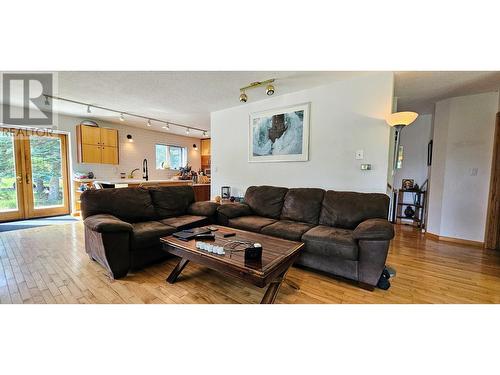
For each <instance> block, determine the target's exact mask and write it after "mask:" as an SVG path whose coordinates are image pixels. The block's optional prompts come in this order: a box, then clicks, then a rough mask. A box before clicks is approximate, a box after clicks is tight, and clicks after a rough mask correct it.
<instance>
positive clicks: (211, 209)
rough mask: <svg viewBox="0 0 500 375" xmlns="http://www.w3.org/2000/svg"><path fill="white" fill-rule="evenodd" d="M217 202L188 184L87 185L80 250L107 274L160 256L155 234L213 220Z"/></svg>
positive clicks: (162, 254) (120, 273)
mask: <svg viewBox="0 0 500 375" xmlns="http://www.w3.org/2000/svg"><path fill="white" fill-rule="evenodd" d="M217 207H218V205H217V204H216V203H214V202H195V198H194V191H193V188H192V187H191V186H168V187H154V188H153V187H152V188H122V189H99V190H88V191H85V192H84V193H83V194H82V195H81V208H82V217H83V219H84V225H85V249H86V251H87V253H88V254H89V256H90V257H91V258H92V259H94V260H95V261H97V262H99V263H100V264H101V265H102V266H103V267H104V268H106V270H107V271H108V272H109V274H110V276H111V277H113V278H120V277H124V276H126V275H127V273H128V271H129V270H131V269H136V268H141V267H143V266H145V265H147V264H149V263H152V262H155V261H159V260H161V259H163V258H165V257H166V253H165V252H163V251H162V250H161V244H160V237H163V236H167V235H170V234H172V233H174V232H177V231H178V230H182V229H186V228H190V227H196V226H202V225H206V224H209V223H213V222H214V221H215V218H216V211H217Z"/></svg>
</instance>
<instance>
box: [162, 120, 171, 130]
mask: <svg viewBox="0 0 500 375" xmlns="http://www.w3.org/2000/svg"><path fill="white" fill-rule="evenodd" d="M162 128H163V129H165V130H170V125H169V124H168V122H167V125H165V126H162Z"/></svg>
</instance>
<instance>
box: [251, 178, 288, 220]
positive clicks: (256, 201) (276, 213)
mask: <svg viewBox="0 0 500 375" xmlns="http://www.w3.org/2000/svg"><path fill="white" fill-rule="evenodd" d="M287 191H288V189H287V188H283V187H276V186H250V187H249V188H248V189H247V191H246V193H245V203H246V204H247V205H248V206H250V208H251V209H252V211H253V212H254V213H255V214H256V215H258V216H264V217H269V218H272V219H279V217H280V215H281V209H282V208H283V200H284V199H285V194H286V193H287Z"/></svg>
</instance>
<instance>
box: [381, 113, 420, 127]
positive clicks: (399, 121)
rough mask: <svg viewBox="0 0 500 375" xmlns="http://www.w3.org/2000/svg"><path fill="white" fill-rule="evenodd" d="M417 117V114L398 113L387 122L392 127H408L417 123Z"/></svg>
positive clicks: (392, 115)
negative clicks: (414, 122)
mask: <svg viewBox="0 0 500 375" xmlns="http://www.w3.org/2000/svg"><path fill="white" fill-rule="evenodd" d="M417 117H418V113H416V112H396V113H393V114H391V115H390V116H389V117H388V118H387V120H386V121H387V123H388V124H389V125H390V126H397V125H403V126H407V125H410V124H411V123H412V122H413V121H415V120H416V119H417Z"/></svg>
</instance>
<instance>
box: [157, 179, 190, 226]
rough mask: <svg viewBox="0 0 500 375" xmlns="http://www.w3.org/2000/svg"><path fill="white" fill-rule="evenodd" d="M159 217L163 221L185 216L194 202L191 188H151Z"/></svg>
mask: <svg viewBox="0 0 500 375" xmlns="http://www.w3.org/2000/svg"><path fill="white" fill-rule="evenodd" d="M149 192H150V193H151V197H152V200H153V204H154V207H155V210H156V213H157V215H158V217H160V218H161V219H164V218H167V217H173V216H180V215H184V214H185V213H186V212H187V209H188V207H189V206H190V205H191V203H193V202H194V191H193V188H192V187H191V186H160V187H151V188H149Z"/></svg>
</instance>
